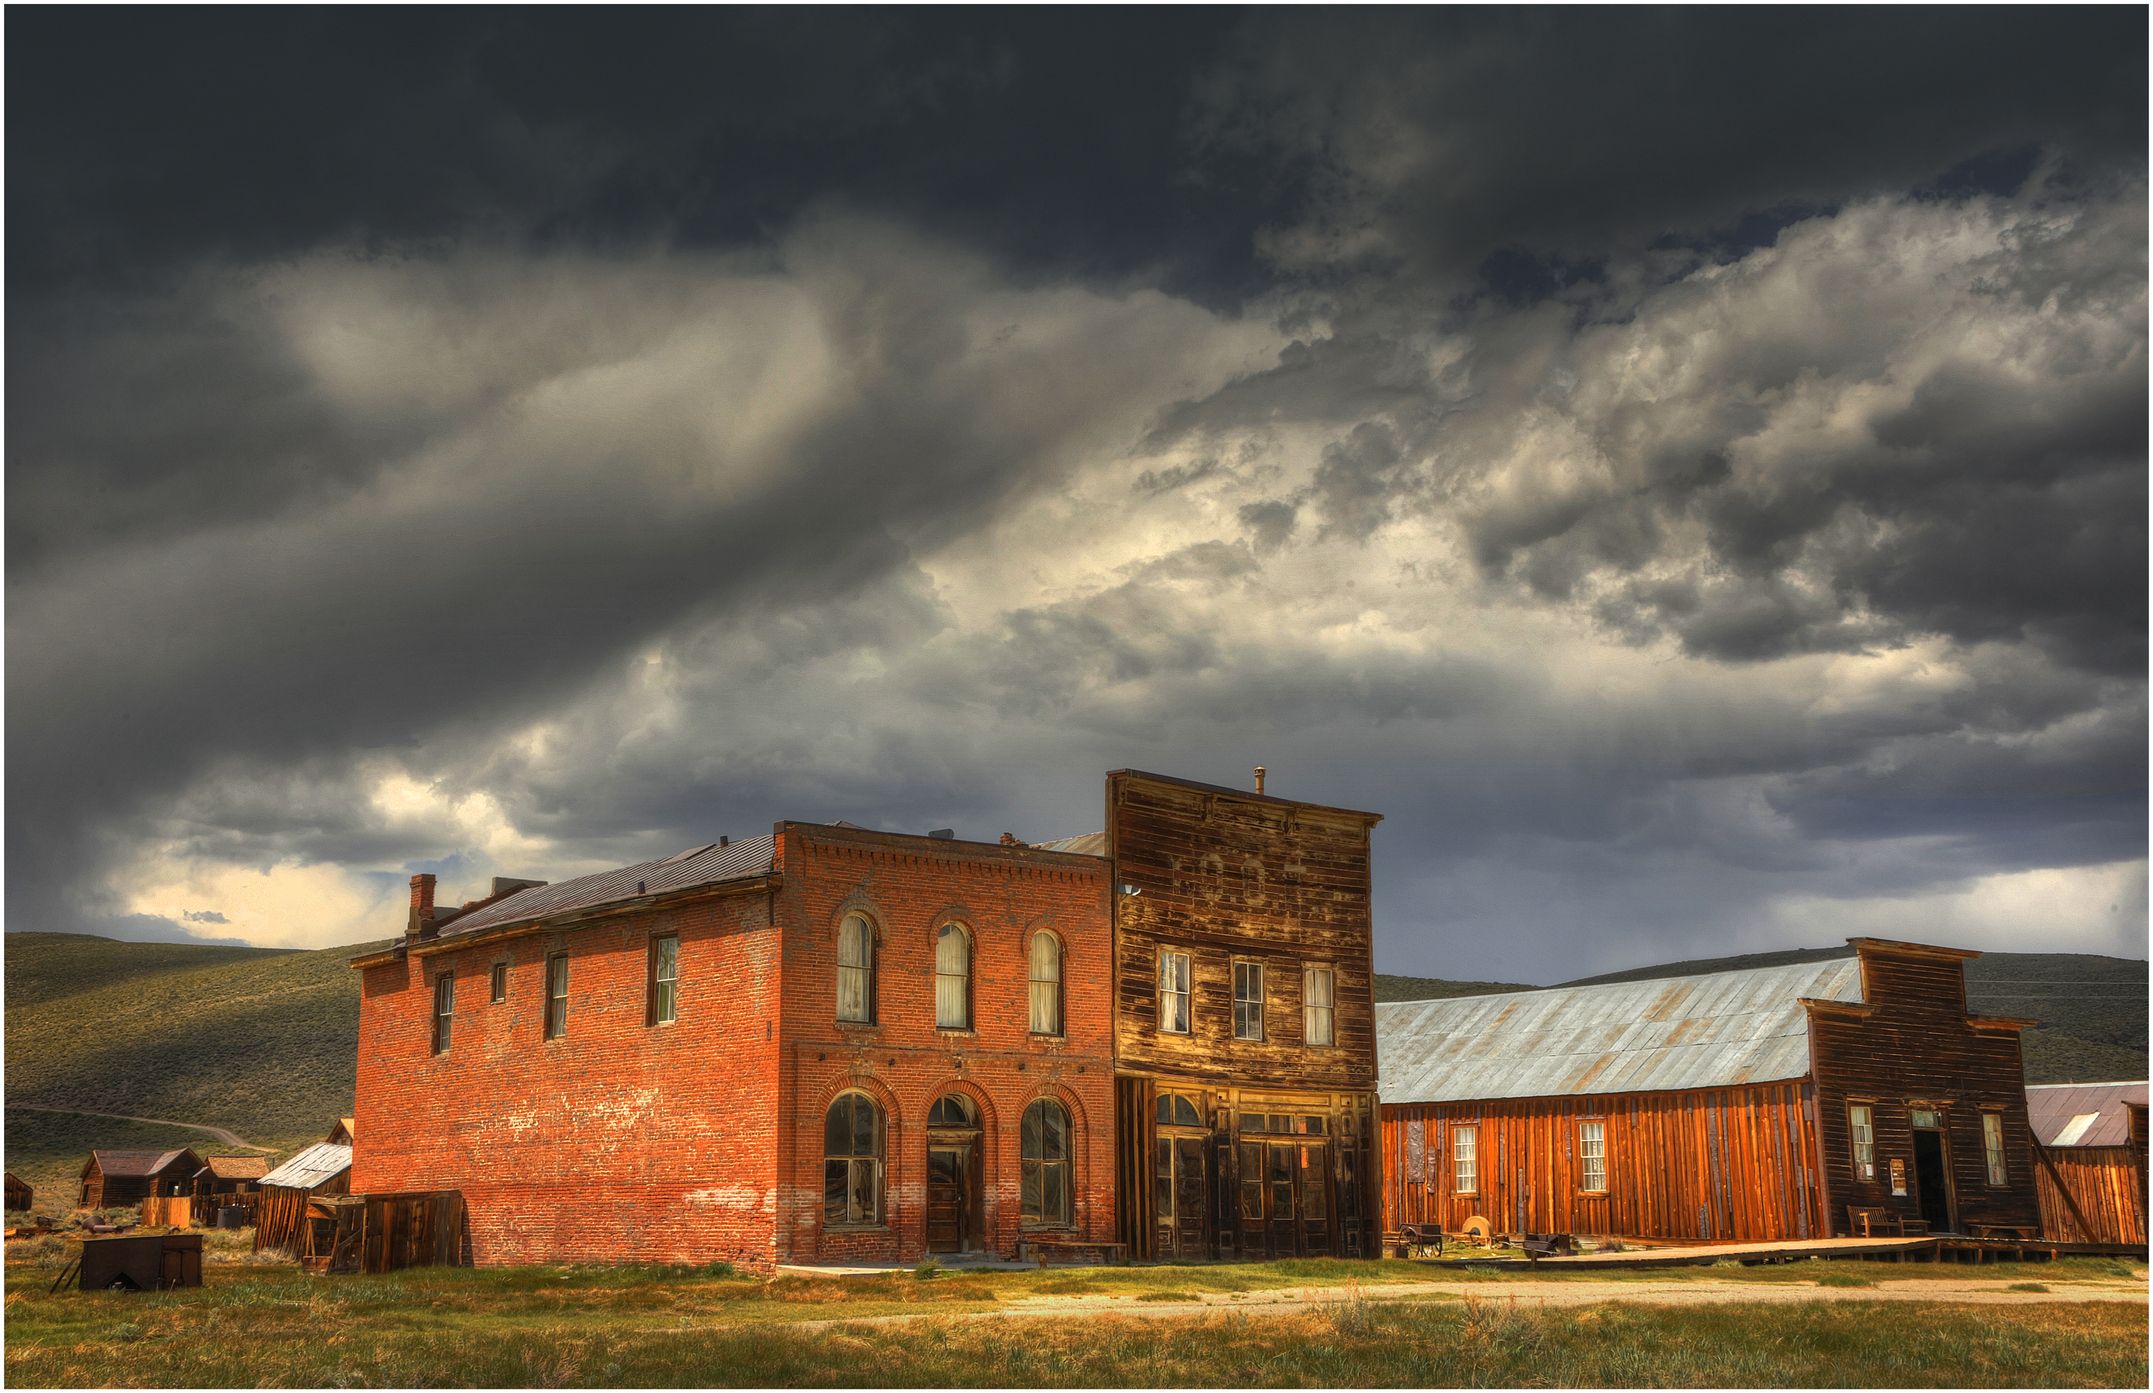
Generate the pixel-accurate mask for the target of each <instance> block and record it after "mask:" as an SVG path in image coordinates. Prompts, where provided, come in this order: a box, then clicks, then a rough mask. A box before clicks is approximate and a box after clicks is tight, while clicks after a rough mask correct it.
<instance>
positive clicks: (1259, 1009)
mask: <svg viewBox="0 0 2153 1393" xmlns="http://www.w3.org/2000/svg"><path fill="white" fill-rule="evenodd" d="M1233 1035H1234V1038H1235V1039H1236V1040H1261V1039H1262V1038H1263V964H1262V963H1235V964H1234V965H1233Z"/></svg>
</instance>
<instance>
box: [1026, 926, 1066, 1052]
mask: <svg viewBox="0 0 2153 1393" xmlns="http://www.w3.org/2000/svg"><path fill="white" fill-rule="evenodd" d="M1031 959H1032V961H1031V976H1032V1034H1034V1035H1059V1034H1061V1033H1062V941H1061V939H1059V938H1057V937H1056V936H1055V935H1054V934H1052V933H1050V932H1048V931H1047V930H1045V929H1041V930H1040V931H1039V932H1038V933H1035V934H1033V935H1032V953H1031Z"/></svg>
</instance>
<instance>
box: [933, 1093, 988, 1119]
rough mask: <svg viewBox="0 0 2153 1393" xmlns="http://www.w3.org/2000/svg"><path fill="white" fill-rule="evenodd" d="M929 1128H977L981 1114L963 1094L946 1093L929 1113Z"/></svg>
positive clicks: (938, 1099) (935, 1102) (936, 1101)
mask: <svg viewBox="0 0 2153 1393" xmlns="http://www.w3.org/2000/svg"><path fill="white" fill-rule="evenodd" d="M927 1125H928V1126H929V1127H977V1126H978V1125H979V1113H978V1111H977V1110H976V1109H975V1108H973V1106H972V1100H971V1099H969V1098H967V1097H965V1096H964V1095H963V1094H962V1093H945V1094H943V1095H942V1096H941V1097H939V1098H937V1099H935V1100H934V1106H933V1107H932V1108H930V1109H928V1111H927Z"/></svg>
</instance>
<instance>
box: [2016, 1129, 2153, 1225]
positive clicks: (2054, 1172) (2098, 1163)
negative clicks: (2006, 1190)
mask: <svg viewBox="0 0 2153 1393" xmlns="http://www.w3.org/2000/svg"><path fill="white" fill-rule="evenodd" d="M2041 1151H2042V1158H2043V1160H2044V1161H2045V1162H2046V1164H2043V1165H2039V1166H2037V1167H2036V1169H2035V1171H2034V1186H2035V1189H2036V1191H2037V1192H2038V1193H2039V1195H2040V1200H2041V1236H2042V1237H2044V1238H2048V1239H2052V1240H2054V1241H2056V1242H2058V1243H2143V1242H2145V1241H2146V1217H2145V1214H2146V1212H2145V1203H2146V1191H2145V1170H2144V1168H2143V1166H2142V1165H2141V1164H2140V1161H2139V1157H2138V1153H2137V1152H2135V1151H2133V1150H2132V1149H2131V1148H2130V1147H2127V1146H2059V1147H2043V1148H2041ZM2059 1181H2060V1182H2061V1188H2062V1189H2068V1191H2069V1194H2070V1200H2069V1202H2068V1203H2066V1202H2065V1200H2064V1196H2063V1194H2062V1193H2061V1190H2060V1189H2059V1185H2058V1182H2059ZM2074 1205H2075V1206H2076V1212H2075V1213H2074V1212H2073V1208H2072V1207H2073V1206H2074ZM2081 1218H2082V1219H2083V1220H2084V1221H2085V1222H2084V1223H2081V1222H2080V1219H2081ZM2089 1226H2090V1228H2091V1232H2088V1228H2089Z"/></svg>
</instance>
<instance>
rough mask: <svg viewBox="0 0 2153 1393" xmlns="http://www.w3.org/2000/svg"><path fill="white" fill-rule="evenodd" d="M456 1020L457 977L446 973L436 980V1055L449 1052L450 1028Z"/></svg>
mask: <svg viewBox="0 0 2153 1393" xmlns="http://www.w3.org/2000/svg"><path fill="white" fill-rule="evenodd" d="M455 1020H456V976H455V974H454V973H450V972H444V973H442V974H441V975H440V976H438V977H436V978H434V1053H435V1054H447V1053H448V1052H449V1027H450V1026H452V1025H454V1024H455Z"/></svg>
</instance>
